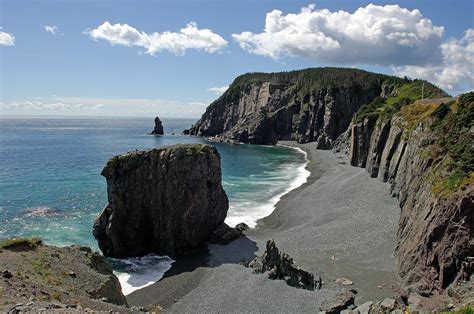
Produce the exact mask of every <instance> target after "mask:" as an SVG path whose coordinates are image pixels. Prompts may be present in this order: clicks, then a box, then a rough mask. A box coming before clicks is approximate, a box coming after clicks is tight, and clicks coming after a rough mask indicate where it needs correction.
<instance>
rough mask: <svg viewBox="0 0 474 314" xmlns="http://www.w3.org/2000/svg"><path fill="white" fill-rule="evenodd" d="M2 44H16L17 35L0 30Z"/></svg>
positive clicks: (0, 42) (0, 44)
mask: <svg viewBox="0 0 474 314" xmlns="http://www.w3.org/2000/svg"><path fill="white" fill-rule="evenodd" d="M0 29H1V28H0ZM0 46H15V36H13V35H12V34H9V33H5V32H1V31H0Z"/></svg>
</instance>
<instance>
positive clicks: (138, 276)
mask: <svg viewBox="0 0 474 314" xmlns="http://www.w3.org/2000/svg"><path fill="white" fill-rule="evenodd" d="M111 260H112V263H113V265H114V268H115V270H114V274H115V276H117V278H118V280H119V281H120V285H121V286H122V293H123V294H124V295H128V294H130V293H132V292H133V291H135V290H138V289H141V288H144V287H147V286H149V285H152V284H154V283H155V282H157V281H158V280H160V279H161V278H163V276H164V274H165V273H166V272H167V271H168V270H169V269H170V268H171V265H172V264H173V262H174V260H172V259H171V258H169V257H168V256H157V255H153V254H150V255H146V256H143V257H133V258H127V259H111Z"/></svg>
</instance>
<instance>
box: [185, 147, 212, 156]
mask: <svg viewBox="0 0 474 314" xmlns="http://www.w3.org/2000/svg"><path fill="white" fill-rule="evenodd" d="M206 147H207V146H206V145H204V144H197V145H193V146H189V147H186V148H185V150H184V154H185V155H186V156H197V155H204V154H206Z"/></svg>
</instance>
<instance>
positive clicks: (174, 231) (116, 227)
mask: <svg viewBox="0 0 474 314" xmlns="http://www.w3.org/2000/svg"><path fill="white" fill-rule="evenodd" d="M102 175H103V176H104V177H105V178H106V180H107V194H108V202H109V203H108V205H107V206H106V207H105V209H104V210H103V212H102V213H101V214H100V215H99V217H98V218H97V220H96V221H95V224H94V230H93V233H94V236H95V238H96V239H97V241H98V243H99V247H100V249H101V250H102V252H103V253H104V255H106V256H111V257H119V258H124V257H133V256H143V255H146V254H149V253H156V254H159V255H169V256H172V257H176V256H179V255H183V254H186V253H188V252H190V251H193V250H195V249H197V248H199V247H201V246H203V245H204V244H205V243H206V242H207V241H209V239H210V237H211V234H212V232H213V231H214V230H215V229H216V228H217V227H218V226H219V225H221V224H222V223H223V222H224V219H225V217H226V215H227V210H228V207H229V205H228V199H227V195H226V193H225V191H224V189H223V188H222V185H221V164H220V155H219V153H218V152H217V150H216V148H215V147H213V146H210V145H203V144H196V145H191V144H187V145H181V144H178V145H174V146H169V147H163V148H159V149H152V150H148V151H136V152H129V153H127V154H125V155H121V156H115V157H113V158H112V159H110V160H109V161H108V162H107V165H106V166H105V168H104V170H103V171H102Z"/></svg>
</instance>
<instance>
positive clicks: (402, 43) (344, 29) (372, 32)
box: [232, 4, 444, 66]
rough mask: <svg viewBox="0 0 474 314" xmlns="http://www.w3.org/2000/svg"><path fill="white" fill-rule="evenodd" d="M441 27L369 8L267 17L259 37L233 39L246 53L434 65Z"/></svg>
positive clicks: (416, 16)
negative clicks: (353, 10)
mask: <svg viewBox="0 0 474 314" xmlns="http://www.w3.org/2000/svg"><path fill="white" fill-rule="evenodd" d="M443 32H444V28H443V27H441V26H434V25H433V24H432V22H431V21H430V20H429V19H428V18H425V17H423V15H422V14H421V12H420V11H419V10H412V11H410V10H407V9H404V8H401V7H399V6H398V5H386V6H378V5H373V4H369V5H367V6H366V7H363V8H359V9H357V10H356V11H355V12H354V13H349V12H346V11H337V12H331V11H329V10H326V9H322V10H317V9H316V6H315V5H310V6H308V7H305V8H303V9H302V10H301V12H299V13H296V14H287V15H283V13H282V12H281V11H279V10H273V11H272V12H270V13H267V16H266V19H265V29H264V30H263V32H262V33H251V32H243V33H240V34H233V35H232V37H233V38H234V40H236V41H237V43H238V44H239V45H240V47H241V48H242V49H244V50H246V51H247V52H249V53H252V54H256V55H261V56H266V57H270V58H273V59H279V58H281V57H283V56H287V55H288V56H293V57H304V58H311V59H314V60H317V61H319V62H327V63H334V64H377V65H382V66H387V65H408V64H424V63H431V62H436V61H437V60H439V59H440V53H439V46H440V44H441V39H442V36H443Z"/></svg>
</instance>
